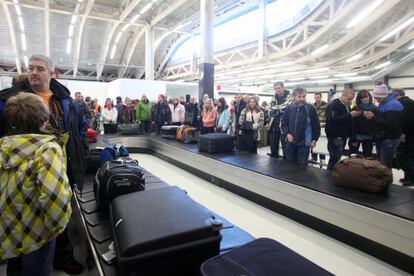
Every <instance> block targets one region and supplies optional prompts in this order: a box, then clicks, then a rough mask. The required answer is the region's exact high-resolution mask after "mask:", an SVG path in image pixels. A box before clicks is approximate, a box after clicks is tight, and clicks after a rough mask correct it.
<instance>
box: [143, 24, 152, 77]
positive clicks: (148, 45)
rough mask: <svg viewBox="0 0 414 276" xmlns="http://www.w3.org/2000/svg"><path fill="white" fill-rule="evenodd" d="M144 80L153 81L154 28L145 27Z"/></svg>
mask: <svg viewBox="0 0 414 276" xmlns="http://www.w3.org/2000/svg"><path fill="white" fill-rule="evenodd" d="M145 79H146V80H153V79H154V28H152V27H151V26H149V25H148V26H146V27H145Z"/></svg>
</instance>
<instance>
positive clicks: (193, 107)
mask: <svg viewBox="0 0 414 276" xmlns="http://www.w3.org/2000/svg"><path fill="white" fill-rule="evenodd" d="M184 108H185V115H184V123H186V124H189V125H191V126H194V127H196V126H198V120H197V117H198V116H199V114H200V112H199V109H198V105H197V104H196V103H194V104H192V103H186V104H185V106H184Z"/></svg>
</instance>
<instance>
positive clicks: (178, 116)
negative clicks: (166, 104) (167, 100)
mask: <svg viewBox="0 0 414 276" xmlns="http://www.w3.org/2000/svg"><path fill="white" fill-rule="evenodd" d="M184 116H185V108H184V106H183V105H182V104H180V103H179V104H177V105H172V109H171V122H172V123H182V124H183V123H184Z"/></svg>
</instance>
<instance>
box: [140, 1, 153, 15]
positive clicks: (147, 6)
mask: <svg viewBox="0 0 414 276" xmlns="http://www.w3.org/2000/svg"><path fill="white" fill-rule="evenodd" d="M151 6H152V3H148V4H147V5H146V6H145V7H144V8H143V9H142V10H141V11H140V12H139V13H140V14H144V13H145V12H146V11H147V10H149V9H150V8H151Z"/></svg>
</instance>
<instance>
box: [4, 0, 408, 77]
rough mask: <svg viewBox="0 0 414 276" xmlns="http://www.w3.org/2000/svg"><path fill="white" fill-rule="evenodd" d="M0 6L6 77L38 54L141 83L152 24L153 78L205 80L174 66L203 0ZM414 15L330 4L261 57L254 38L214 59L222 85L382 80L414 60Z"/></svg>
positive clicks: (38, 1)
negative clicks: (357, 18) (176, 52)
mask: <svg viewBox="0 0 414 276" xmlns="http://www.w3.org/2000/svg"><path fill="white" fill-rule="evenodd" d="M260 1H263V0H216V1H215V8H214V13H215V20H216V21H226V19H227V20H228V18H232V17H234V16H236V15H237V14H241V13H243V12H246V11H248V10H251V9H254V8H255V7H257V5H258V2H260ZM267 2H271V1H267ZM374 2H379V4H378V5H377V6H376V7H375V9H373V10H372V11H370V13H368V14H367V15H365V16H364V17H363V19H362V20H361V21H360V22H359V23H358V24H356V25H355V26H352V27H348V25H349V23H350V22H351V21H352V20H353V19H354V18H355V16H357V15H358V14H359V13H360V12H361V11H364V10H365V9H366V8H368V7H369V6H370V5H372V4H373V3H374ZM0 4H1V7H0V39H1V41H2V43H1V48H0V75H15V74H17V72H21V71H24V68H25V63H26V62H27V57H29V56H30V55H31V54H33V53H41V54H46V55H50V56H51V57H52V59H53V60H54V61H55V63H56V67H57V68H58V70H59V72H60V77H61V78H68V79H84V80H96V79H98V80H104V81H108V80H112V79H115V78H119V77H124V78H143V77H144V76H145V69H144V68H145V28H146V27H147V26H151V27H153V29H154V34H155V40H154V55H155V59H154V62H155V64H154V68H155V71H156V72H155V78H156V79H163V80H185V81H196V80H197V79H198V74H199V73H198V70H197V66H195V65H196V64H197V59H195V60H193V61H190V60H188V61H183V62H181V63H179V64H176V63H175V64H174V63H171V57H172V56H173V53H174V50H175V49H176V48H177V45H178V44H179V43H180V40H182V39H183V38H185V37H188V36H190V35H191V33H195V32H198V29H199V21H200V20H199V17H200V1H199V0H195V1H191V0H119V1H111V0H0ZM413 18H414V0H383V1H380V0H376V1H374V0H373V1H365V0H324V1H321V3H320V4H319V5H318V6H317V7H316V8H315V9H314V10H313V11H312V12H310V13H309V14H308V15H307V16H306V17H305V18H304V19H302V20H301V21H300V22H298V23H296V24H295V25H294V26H292V27H290V28H289V29H287V30H285V31H283V32H281V33H278V34H276V35H274V36H271V37H267V38H266V39H265V42H264V54H263V57H261V56H259V50H258V43H257V41H255V42H251V43H247V44H244V45H239V46H237V47H233V48H231V49H227V50H222V51H219V52H216V53H215V54H214V61H215V80H216V82H220V83H225V84H246V83H248V82H250V83H257V84H260V83H266V82H273V81H275V80H284V81H287V82H291V83H293V82H295V81H304V80H305V81H311V80H313V79H318V78H320V77H323V78H320V79H319V81H321V80H322V81H323V80H324V79H326V80H325V81H326V82H331V81H336V80H344V81H348V80H352V79H358V78H360V79H364V78H373V77H380V76H383V75H385V74H387V73H388V72H389V71H392V70H393V69H394V68H395V67H398V66H400V65H402V64H404V63H407V62H409V61H411V60H412V59H413V55H414V54H413V52H414V51H411V49H412V48H410V47H411V44H412V41H413V39H414V19H413ZM404 24H405V26H403V27H402V28H400V29H397V30H396V28H398V27H399V26H401V25H404ZM393 30H396V31H395V32H394V33H392V34H390V35H389V37H386V38H384V36H386V35H388V34H389V33H390V32H391V31H393ZM325 45H326V46H325ZM321 47H322V48H321ZM315 51H316V52H315ZM384 64H385V65H384ZM356 74H358V75H356ZM328 77H329V78H328Z"/></svg>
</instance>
